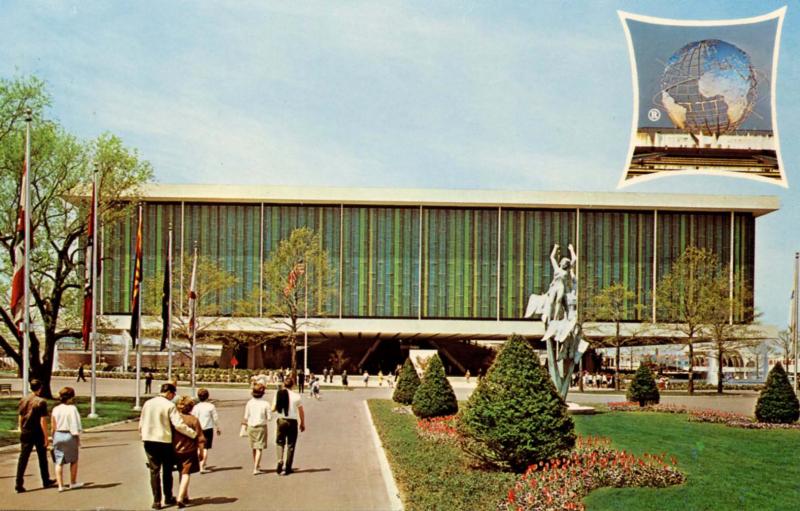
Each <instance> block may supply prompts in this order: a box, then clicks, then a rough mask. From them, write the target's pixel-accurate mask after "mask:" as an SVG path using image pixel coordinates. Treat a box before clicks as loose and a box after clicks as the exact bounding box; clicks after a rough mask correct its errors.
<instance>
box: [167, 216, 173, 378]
mask: <svg viewBox="0 0 800 511" xmlns="http://www.w3.org/2000/svg"><path fill="white" fill-rule="evenodd" d="M167 258H168V261H169V262H168V265H169V297H168V300H167V322H168V326H167V380H169V381H172V222H170V223H169V240H168V242H167Z"/></svg>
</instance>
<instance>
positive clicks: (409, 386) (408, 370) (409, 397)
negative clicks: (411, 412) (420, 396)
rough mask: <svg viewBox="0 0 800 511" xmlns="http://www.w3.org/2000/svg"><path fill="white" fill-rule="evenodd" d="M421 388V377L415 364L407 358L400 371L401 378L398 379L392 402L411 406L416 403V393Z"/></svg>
mask: <svg viewBox="0 0 800 511" xmlns="http://www.w3.org/2000/svg"><path fill="white" fill-rule="evenodd" d="M417 387H419V375H418V374H417V370H416V369H414V364H413V363H411V359H410V358H407V359H406V361H405V363H404V364H403V368H402V369H401V370H400V376H398V377H397V385H396V386H395V389H394V394H392V400H393V401H395V402H396V403H402V404H404V405H410V404H411V403H412V402H413V401H414V393H415V392H417Z"/></svg>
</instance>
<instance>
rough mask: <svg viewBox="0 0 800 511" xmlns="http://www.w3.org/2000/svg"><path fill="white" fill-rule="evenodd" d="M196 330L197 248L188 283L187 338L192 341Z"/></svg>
mask: <svg viewBox="0 0 800 511" xmlns="http://www.w3.org/2000/svg"><path fill="white" fill-rule="evenodd" d="M196 330H197V248H195V249H194V260H193V261H192V279H191V281H190V283H189V338H190V339H194V335H195V331H196Z"/></svg>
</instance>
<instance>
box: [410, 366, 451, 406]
mask: <svg viewBox="0 0 800 511" xmlns="http://www.w3.org/2000/svg"><path fill="white" fill-rule="evenodd" d="M411 409H412V410H413V411H414V415H416V416H417V417H420V418H423V419H424V418H428V417H443V416H445V415H453V414H454V413H456V412H458V401H456V394H455V392H453V387H452V386H451V385H450V382H449V381H447V377H446V376H445V374H444V367H443V366H442V361H441V359H440V358H439V355H434V356H433V357H431V359H430V362H428V367H426V368H425V374H423V375H422V381H421V382H420V383H419V387H417V391H416V392H415V393H414V400H413V401H412V403H411Z"/></svg>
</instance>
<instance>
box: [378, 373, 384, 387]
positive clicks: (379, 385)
mask: <svg viewBox="0 0 800 511" xmlns="http://www.w3.org/2000/svg"><path fill="white" fill-rule="evenodd" d="M378 387H383V371H381V370H380V369H379V370H378Z"/></svg>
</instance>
